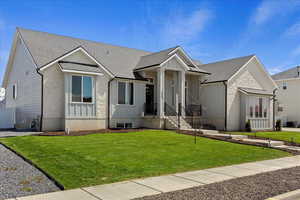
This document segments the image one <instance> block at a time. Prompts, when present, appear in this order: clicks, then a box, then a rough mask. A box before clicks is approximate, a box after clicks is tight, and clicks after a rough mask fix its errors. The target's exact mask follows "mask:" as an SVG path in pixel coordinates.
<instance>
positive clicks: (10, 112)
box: [0, 108, 16, 129]
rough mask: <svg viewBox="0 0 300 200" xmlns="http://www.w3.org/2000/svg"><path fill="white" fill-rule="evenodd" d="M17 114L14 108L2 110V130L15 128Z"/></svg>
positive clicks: (0, 119) (0, 118) (0, 121)
mask: <svg viewBox="0 0 300 200" xmlns="http://www.w3.org/2000/svg"><path fill="white" fill-rule="evenodd" d="M15 122H16V112H15V109H13V108H8V109H1V110H0V129H6V128H14V126H15Z"/></svg>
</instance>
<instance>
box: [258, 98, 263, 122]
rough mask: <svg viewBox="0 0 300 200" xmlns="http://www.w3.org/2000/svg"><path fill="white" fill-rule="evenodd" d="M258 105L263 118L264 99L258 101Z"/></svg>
mask: <svg viewBox="0 0 300 200" xmlns="http://www.w3.org/2000/svg"><path fill="white" fill-rule="evenodd" d="M258 104H259V110H258V113H259V117H262V111H263V99H262V98H259V99H258Z"/></svg>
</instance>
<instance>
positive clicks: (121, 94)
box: [118, 82, 134, 105]
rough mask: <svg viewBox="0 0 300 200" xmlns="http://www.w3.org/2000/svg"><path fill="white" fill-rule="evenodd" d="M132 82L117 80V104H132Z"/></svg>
mask: <svg viewBox="0 0 300 200" xmlns="http://www.w3.org/2000/svg"><path fill="white" fill-rule="evenodd" d="M133 94H134V89H133V83H130V82H118V104H130V105H133Z"/></svg>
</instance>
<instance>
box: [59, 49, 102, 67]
mask: <svg viewBox="0 0 300 200" xmlns="http://www.w3.org/2000/svg"><path fill="white" fill-rule="evenodd" d="M62 60H63V61H69V62H77V63H84V64H90V65H97V63H96V62H94V61H93V60H92V59H90V58H89V57H88V56H87V55H86V54H84V53H83V52H82V51H76V52H74V53H72V54H71V55H69V56H67V57H65V58H64V59H62Z"/></svg>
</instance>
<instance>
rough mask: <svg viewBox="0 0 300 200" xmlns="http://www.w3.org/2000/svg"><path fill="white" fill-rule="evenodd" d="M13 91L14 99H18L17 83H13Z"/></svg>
mask: <svg viewBox="0 0 300 200" xmlns="http://www.w3.org/2000/svg"><path fill="white" fill-rule="evenodd" d="M14 88H15V89H14ZM12 91H13V94H12V97H13V99H14V100H16V99H17V97H18V87H17V84H16V83H15V84H13V87H12Z"/></svg>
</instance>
